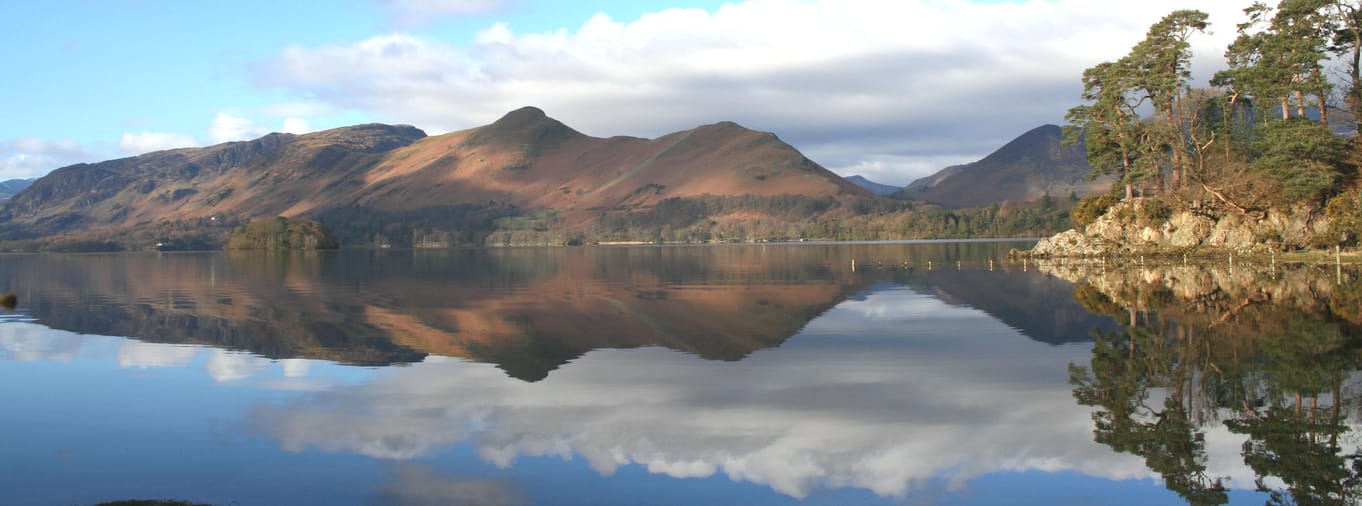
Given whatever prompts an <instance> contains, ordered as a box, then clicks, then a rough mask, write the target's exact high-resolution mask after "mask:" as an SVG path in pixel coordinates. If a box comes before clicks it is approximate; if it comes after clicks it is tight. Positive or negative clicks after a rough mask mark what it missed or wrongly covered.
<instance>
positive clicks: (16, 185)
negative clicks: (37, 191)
mask: <svg viewBox="0 0 1362 506" xmlns="http://www.w3.org/2000/svg"><path fill="white" fill-rule="evenodd" d="M31 184H33V179H8V180H5V181H0V201H4V200H7V199H9V198H10V197H13V196H14V194H16V193H19V192H21V191H24V188H28V187H29V185H31Z"/></svg>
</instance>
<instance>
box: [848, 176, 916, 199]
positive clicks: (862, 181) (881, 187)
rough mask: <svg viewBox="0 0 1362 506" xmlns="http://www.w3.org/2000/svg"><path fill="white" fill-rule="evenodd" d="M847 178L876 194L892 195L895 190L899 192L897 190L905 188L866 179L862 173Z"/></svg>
mask: <svg viewBox="0 0 1362 506" xmlns="http://www.w3.org/2000/svg"><path fill="white" fill-rule="evenodd" d="M846 179H847V181H851V182H852V184H855V185H856V186H859V187H861V188H865V189H867V190H870V193H874V194H876V195H891V194H893V193H894V192H897V191H899V190H902V189H903V188H899V187H897V186H890V185H887V184H880V183H876V182H874V181H871V180H869V179H866V178H865V177H864V176H860V175H855V176H851V177H848V178H846Z"/></svg>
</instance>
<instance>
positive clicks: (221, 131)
mask: <svg viewBox="0 0 1362 506" xmlns="http://www.w3.org/2000/svg"><path fill="white" fill-rule="evenodd" d="M268 133H270V130H269V129H268V128H266V127H264V126H262V125H259V124H256V122H254V121H251V120H250V119H247V118H243V117H240V116H233V115H231V114H227V113H225V112H220V113H218V114H217V116H215V117H213V123H212V124H210V125H208V138H210V139H212V140H213V143H214V144H219V143H223V142H232V141H245V140H251V139H255V138H257V137H260V136H263V135H265V134H268Z"/></svg>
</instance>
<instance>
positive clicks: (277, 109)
mask: <svg viewBox="0 0 1362 506" xmlns="http://www.w3.org/2000/svg"><path fill="white" fill-rule="evenodd" d="M332 112H333V109H332V108H331V106H329V105H327V104H323V103H321V102H281V103H277V104H269V105H266V106H263V107H261V108H260V114H262V115H265V116H271V117H287V116H296V117H307V116H323V115H326V114H330V113H332Z"/></svg>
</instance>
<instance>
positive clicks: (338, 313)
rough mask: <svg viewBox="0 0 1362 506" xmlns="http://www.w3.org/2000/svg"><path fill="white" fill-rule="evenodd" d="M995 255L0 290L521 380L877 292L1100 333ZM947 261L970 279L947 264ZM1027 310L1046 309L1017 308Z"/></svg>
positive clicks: (440, 262)
mask: <svg viewBox="0 0 1362 506" xmlns="http://www.w3.org/2000/svg"><path fill="white" fill-rule="evenodd" d="M999 250H1000V247H999V246H998V245H995V244H988V243H963V244H962V243H943V244H915V245H853V246H847V245H836V246H827V245H801V246H789V245H786V246H770V247H760V246H755V247H754V246H744V247H659V248H573V249H516V250H494V251H420V250H418V251H344V252H339V253H311V254H258V253H257V254H239V255H237V254H234V255H223V254H161V255H149V254H141V255H137V254H125V255H36V256H29V255H17V256H6V257H3V258H0V286H5V287H10V288H9V289H13V290H15V291H17V292H18V293H19V295H20V300H21V301H22V302H23V306H24V309H23V310H24V311H26V312H27V313H28V314H29V316H31V317H32V318H34V319H35V320H36V321H37V322H39V323H41V324H43V325H46V326H49V327H52V328H56V329H61V330H69V331H74V332H79V333H86V334H102V335H115V336H128V337H132V338H135V339H139V340H142V341H146V342H155V343H170V344H206V345H211V346H216V347H221V348H226V349H231V350H242V351H248V352H251V353H254V354H257V355H261V356H264V357H268V358H275V359H288V358H312V359H325V360H332V361H337V362H341V363H346V364H356V365H389V364H399V363H413V362H418V361H421V360H423V359H424V358H425V357H427V356H428V355H439V356H449V357H460V358H466V359H470V360H474V361H479V362H489V363H494V364H497V366H498V367H500V368H502V369H503V370H505V371H506V372H507V373H508V374H510V375H511V376H513V377H516V378H519V379H522V380H527V381H538V380H541V379H543V378H544V377H545V376H546V375H548V374H549V372H550V371H552V370H554V369H556V368H558V367H560V366H561V365H562V364H564V363H566V362H568V361H571V360H573V359H575V358H577V357H580V356H581V355H583V354H584V353H586V352H588V351H590V350H593V349H600V348H634V347H640V346H663V347H667V348H671V349H674V350H678V351H684V352H687V353H692V354H695V355H699V356H700V357H703V358H706V359H715V360H737V359H741V358H743V357H745V356H747V355H748V354H750V353H752V352H753V351H755V350H760V349H764V348H769V347H773V346H777V345H780V344H781V343H783V342H784V341H785V340H786V339H788V338H789V337H790V336H792V335H794V334H795V333H796V332H798V331H799V330H800V329H801V328H802V327H804V326H805V325H806V324H807V323H808V322H809V321H810V320H812V319H813V318H815V317H816V316H818V315H819V314H822V313H823V312H825V311H827V310H828V309H829V308H831V307H833V306H835V305H837V304H839V303H841V302H842V301H844V300H846V299H847V298H849V297H852V296H854V295H856V294H858V293H863V292H865V291H866V290H867V289H869V288H870V287H872V286H876V284H877V283H882V282H889V283H891V286H896V285H901V284H908V285H910V286H913V287H914V288H915V289H917V290H920V291H923V292H928V293H933V294H934V295H935V296H937V297H940V298H942V299H943V300H948V301H951V303H953V304H961V305H968V306H972V307H977V308H980V309H983V310H984V311H986V312H989V313H991V314H997V315H999V317H1000V318H1002V319H1004V321H1006V322H1008V324H1009V325H1011V326H1013V327H1015V328H1020V329H1023V331H1024V332H1027V333H1028V335H1031V336H1032V337H1034V338H1037V339H1043V340H1049V342H1067V341H1072V340H1080V339H1086V338H1087V329H1089V328H1091V327H1092V326H1094V325H1108V326H1110V325H1111V324H1110V323H1109V322H1106V323H1104V320H1106V319H1105V318H1097V317H1093V316H1092V315H1090V314H1088V313H1087V312H1086V311H1083V310H1082V309H1081V308H1080V307H1079V306H1077V305H1076V304H1072V303H1071V304H1059V305H1053V304H1048V303H1047V302H1046V301H1047V300H1053V299H1055V298H1056V297H1058V296H1060V295H1061V294H1066V293H1067V291H1068V288H1067V287H1068V284H1067V283H1065V282H1062V281H1058V280H1053V279H1048V278H1045V277H1042V276H1034V275H1028V276H1023V275H1021V274H1022V273H1012V274H1011V275H1009V274H1008V273H1005V272H1003V269H1002V266H1001V263H999V266H998V271H997V272H996V273H995V272H989V271H987V270H984V269H982V267H984V266H985V265H990V264H986V263H985V262H986V261H987V260H986V259H992V258H996V257H997V256H998V253H999ZM856 260H859V261H860V262H861V264H860V269H857V270H853V269H852V264H853V261H856ZM955 261H963V262H970V263H971V266H970V268H967V269H962V270H955V269H953V268H949V267H948V266H950V265H952V264H954V262H955ZM928 265H935V266H947V267H946V268H941V267H937V268H934V269H931V270H928V269H925V268H923V267H925V266H928ZM999 288H1002V290H1000V289H999ZM1019 293H1020V294H1023V295H1022V296H1017V295H1018V294H1019ZM1042 304H1044V305H1046V309H1047V310H1045V311H1037V310H1034V309H1036V308H1037V307H1039V306H1040V305H1042Z"/></svg>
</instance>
